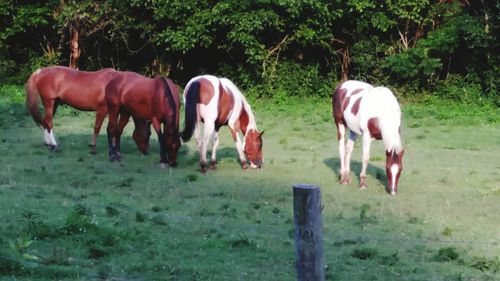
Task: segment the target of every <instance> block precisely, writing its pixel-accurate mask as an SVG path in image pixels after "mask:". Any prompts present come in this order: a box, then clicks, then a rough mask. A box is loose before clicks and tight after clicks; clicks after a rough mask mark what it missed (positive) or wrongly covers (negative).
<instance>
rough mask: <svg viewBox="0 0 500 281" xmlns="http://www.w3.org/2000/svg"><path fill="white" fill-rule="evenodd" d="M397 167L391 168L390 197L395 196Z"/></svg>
mask: <svg viewBox="0 0 500 281" xmlns="http://www.w3.org/2000/svg"><path fill="white" fill-rule="evenodd" d="M398 171H399V165H398V164H392V166H391V176H392V186H391V195H396V177H397V175H398Z"/></svg>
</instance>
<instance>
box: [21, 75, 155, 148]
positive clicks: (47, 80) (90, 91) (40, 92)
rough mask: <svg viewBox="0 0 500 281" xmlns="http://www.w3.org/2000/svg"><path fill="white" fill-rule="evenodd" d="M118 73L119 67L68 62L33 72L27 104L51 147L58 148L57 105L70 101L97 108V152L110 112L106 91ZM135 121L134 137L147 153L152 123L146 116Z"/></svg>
mask: <svg viewBox="0 0 500 281" xmlns="http://www.w3.org/2000/svg"><path fill="white" fill-rule="evenodd" d="M116 74H117V71H115V70H113V69H111V68H107V69H103V70H100V71H95V72H87V71H78V70H75V69H73V68H70V67H64V66H53V67H46V68H41V69H38V70H37V71H35V72H33V74H31V76H30V78H29V79H28V81H27V83H26V105H27V107H28V110H29V112H30V114H31V116H32V117H33V120H35V123H37V124H38V125H40V126H41V127H42V129H43V131H44V138H45V143H46V145H47V146H48V147H49V149H50V150H55V149H56V148H57V142H56V139H55V136H54V130H53V124H52V119H53V117H54V115H55V113H56V109H57V107H58V106H59V105H62V104H66V105H69V106H71V107H73V108H75V109H78V110H84V111H96V119H95V125H94V134H93V136H92V140H91V152H92V153H95V147H96V139H97V135H99V131H100V129H101V126H102V122H103V120H104V118H105V117H106V114H107V112H108V109H107V104H106V100H105V95H104V91H105V88H106V85H107V84H108V83H109V81H110V80H111V79H112V78H113V77H114V76H115V75H116ZM38 99H40V100H41V101H42V104H43V107H44V109H45V114H44V116H43V118H42V115H41V113H40V110H39V108H38ZM126 121H128V119H127V120H123V121H122V122H120V123H121V124H122V125H123V126H125V125H126V124H127V122H126ZM134 122H135V124H136V128H135V130H134V134H133V136H134V140H135V141H136V143H137V146H138V148H139V150H140V151H141V152H142V153H147V150H148V147H149V134H148V127H149V126H148V124H147V123H146V122H145V121H143V120H139V119H138V120H134ZM122 129H123V128H122Z"/></svg>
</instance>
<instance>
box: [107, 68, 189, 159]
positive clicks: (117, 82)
mask: <svg viewBox="0 0 500 281" xmlns="http://www.w3.org/2000/svg"><path fill="white" fill-rule="evenodd" d="M106 102H107V105H108V109H109V121H108V128H107V132H108V145H109V157H110V160H111V161H115V160H120V159H121V155H120V152H119V147H120V135H121V133H122V131H121V126H120V124H119V121H118V116H119V117H120V119H121V120H124V119H125V118H127V119H128V117H129V116H130V115H132V116H133V117H134V118H136V119H140V120H150V121H151V123H152V125H153V128H154V130H155V131H156V134H157V135H158V142H159V144H160V164H161V165H162V167H163V166H165V165H166V164H167V163H168V164H169V165H170V166H171V167H174V166H176V165H177V152H178V150H179V147H180V145H181V142H180V137H179V107H180V102H179V90H178V87H177V85H175V84H174V83H173V82H172V81H171V80H170V79H167V78H162V77H157V78H154V79H151V78H147V77H144V76H142V75H139V74H137V73H134V72H119V73H118V74H117V75H116V76H115V77H114V78H113V79H112V80H111V81H110V83H109V84H108V86H107V87H106ZM162 124H163V130H162V128H161V125H162Z"/></svg>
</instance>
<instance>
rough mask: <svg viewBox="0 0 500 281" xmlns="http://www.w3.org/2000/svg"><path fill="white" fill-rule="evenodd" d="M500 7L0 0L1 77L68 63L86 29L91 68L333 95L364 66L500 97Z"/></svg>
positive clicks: (396, 79)
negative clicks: (226, 79) (75, 36)
mask: <svg viewBox="0 0 500 281" xmlns="http://www.w3.org/2000/svg"><path fill="white" fill-rule="evenodd" d="M499 10H500V3H498V2H497V1H430V0H425V1H411V0H397V1H394V0H384V1H375V0H348V1H339V0H337V1H330V0H304V1H297V0H278V1H276V0H272V1H271V0H257V1H244V0H236V1H233V0H222V1H200V0H182V1H179V0H147V1H145V0H141V1H139V0H129V1H107V0H106V1H103V0H100V1H89V0H81V1H74V0H73V1H60V0H49V1H14V0H0V23H1V25H0V77H1V79H3V80H8V79H10V80H12V79H15V80H17V82H22V81H24V80H25V79H26V77H27V75H28V74H29V73H30V72H31V71H33V70H34V69H36V68H37V67H39V66H46V65H51V64H63V65H68V63H69V40H70V36H71V35H70V33H71V30H74V29H77V30H78V31H79V45H80V47H81V50H82V55H81V57H80V60H79V66H80V69H86V70H93V69H99V68H103V67H115V68H118V69H130V70H134V71H137V72H141V73H143V74H146V75H155V74H162V75H169V76H171V77H172V78H173V79H174V80H176V81H177V82H178V83H179V84H181V85H182V84H184V83H185V82H186V81H187V80H188V79H189V78H191V77H192V76H194V75H196V74H199V73H207V72H208V73H216V74H220V75H227V76H230V77H231V78H233V80H235V81H236V82H237V83H238V84H240V85H242V86H243V87H244V88H245V89H252V90H253V92H255V93H256V94H257V95H258V96H275V95H277V96H283V95H284V96H289V95H293V96H305V95H319V96H325V95H328V93H329V89H331V88H332V86H333V84H334V83H335V82H336V81H338V80H339V79H342V78H355V79H362V80H366V81H368V82H372V83H375V84H385V85H390V86H391V87H393V88H397V89H398V91H397V92H398V94H406V95H407V96H411V95H417V93H419V94H420V93H426V92H433V93H434V94H435V95H442V96H444V97H446V98H453V99H456V98H458V99H459V100H461V101H464V102H468V103H470V102H480V103H483V102H484V101H485V100H489V101H491V100H493V101H495V102H496V104H497V105H498V104H499V103H500V102H499V98H498V96H499V95H498V91H499V79H498V76H499V66H498V65H499V62H500V60H499V54H500V52H498V49H499V47H500V46H499V41H498V34H500V15H499ZM304 80H305V81H304ZM304 83H305V84H306V85H304ZM255 85H259V86H258V87H255ZM464 95H465V96H466V97H463V96H464Z"/></svg>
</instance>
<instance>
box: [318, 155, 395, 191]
mask: <svg viewBox="0 0 500 281" xmlns="http://www.w3.org/2000/svg"><path fill="white" fill-rule="evenodd" d="M323 163H325V165H326V166H327V167H329V168H330V169H331V170H332V171H333V172H334V173H335V175H336V176H337V179H339V178H340V172H339V171H340V159H339V158H338V157H334V158H326V159H325V160H323ZM362 166H363V164H362V163H361V162H359V161H356V160H352V159H351V173H354V175H355V176H356V179H357V180H358V183H359V180H360V179H359V173H360V172H361V167H362ZM366 174H367V176H372V177H374V178H376V179H377V180H378V182H379V183H380V184H381V185H382V186H383V187H384V188H385V185H386V184H387V176H386V173H385V171H384V169H382V168H379V167H377V166H373V165H371V164H370V163H368V167H367V168H366ZM356 184H357V183H356Z"/></svg>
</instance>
